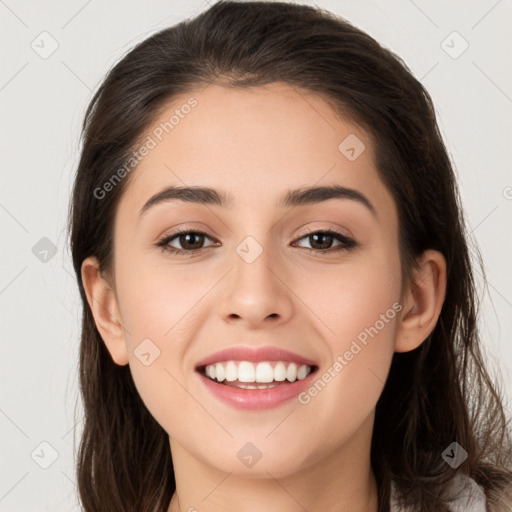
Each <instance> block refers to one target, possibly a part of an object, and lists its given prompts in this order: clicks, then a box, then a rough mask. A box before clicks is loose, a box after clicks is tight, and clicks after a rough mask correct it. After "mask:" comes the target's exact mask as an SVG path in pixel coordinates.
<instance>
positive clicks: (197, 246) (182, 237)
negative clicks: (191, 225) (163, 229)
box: [179, 233, 204, 250]
mask: <svg viewBox="0 0 512 512" xmlns="http://www.w3.org/2000/svg"><path fill="white" fill-rule="evenodd" d="M189 237H192V239H193V238H194V237H196V238H199V242H196V243H195V244H194V243H193V242H192V243H190V244H189V241H188V239H189ZM179 240H180V244H181V246H182V247H183V248H184V249H192V250H193V249H201V245H202V244H203V242H204V235H200V234H199V233H186V234H184V235H180V237H179ZM184 240H187V241H186V242H185V243H183V241H184ZM187 244H189V246H188V247H187ZM190 245H192V247H190Z"/></svg>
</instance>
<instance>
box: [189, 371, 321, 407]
mask: <svg viewBox="0 0 512 512" xmlns="http://www.w3.org/2000/svg"><path fill="white" fill-rule="evenodd" d="M315 373H316V370H315V371H313V372H311V373H310V374H309V375H308V376H307V377H306V378H305V379H302V380H296V381H295V382H291V383H289V384H279V385H277V386H275V387H273V388H268V389H241V388H235V387H233V386H226V385H225V384H218V383H217V382H214V381H213V380H211V379H209V378H208V377H206V376H204V375H203V374H202V373H200V372H197V374H198V375H199V377H200V379H201V381H202V382H203V383H204V385H205V386H206V388H207V389H208V390H209V391H211V393H212V394H213V395H214V396H215V397H216V398H218V399H219V400H221V401H222V402H224V403H226V404H228V405H230V406H232V407H235V408H237V409H253V410H262V409H271V408H273V407H277V406H278V405H281V404H282V403H284V402H287V401H288V400H291V399H292V398H293V397H295V396H297V395H298V394H299V393H301V392H302V391H304V389H306V388H307V387H308V386H309V385H310V383H311V381H312V379H313V376H314V375H315Z"/></svg>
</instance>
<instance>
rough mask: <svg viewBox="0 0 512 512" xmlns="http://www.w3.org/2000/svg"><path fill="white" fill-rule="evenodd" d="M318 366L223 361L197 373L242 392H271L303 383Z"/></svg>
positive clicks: (282, 362) (279, 362)
mask: <svg viewBox="0 0 512 512" xmlns="http://www.w3.org/2000/svg"><path fill="white" fill-rule="evenodd" d="M316 370H317V367H316V366H310V365H307V364H297V363H294V362H290V361H261V362H258V363H255V362H251V361H234V360H232V361H221V362H220V361H219V362H217V363H213V364H209V365H206V366H202V367H200V368H198V369H197V371H199V373H201V374H202V375H203V376H204V377H206V378H207V379H209V380H211V381H213V382H215V383H217V384H221V385H224V386H231V387H235V388H240V389H270V388H274V387H277V386H285V385H287V384H291V383H293V382H296V381H299V380H303V379H305V378H306V377H308V376H309V375H310V374H311V373H313V372H314V371H316Z"/></svg>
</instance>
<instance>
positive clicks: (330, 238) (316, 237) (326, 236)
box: [310, 233, 333, 249]
mask: <svg viewBox="0 0 512 512" xmlns="http://www.w3.org/2000/svg"><path fill="white" fill-rule="evenodd" d="M310 238H311V239H313V240H314V241H315V243H316V242H317V239H318V238H326V239H327V244H326V243H325V242H324V244H320V245H323V247H314V244H313V243H312V244H311V245H312V247H313V248H315V249H328V248H329V247H330V246H331V244H332V240H333V236H332V235H329V234H326V233H315V234H313V235H310Z"/></svg>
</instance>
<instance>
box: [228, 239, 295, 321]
mask: <svg viewBox="0 0 512 512" xmlns="http://www.w3.org/2000/svg"><path fill="white" fill-rule="evenodd" d="M241 245H242V247H239V248H238V249H239V250H238V252H237V254H235V256H234V257H233V267H232V270H231V271H230V272H229V274H228V275H227V276H226V282H225V284H224V287H223V290H222V297H223V298H222V299H221V300H220V302H219V304H220V305H219V309H220V314H221V315H222V317H223V318H224V320H225V321H227V322H231V323H233V322H238V323H239V324H245V327H246V328H248V329H256V328H261V327H263V326H265V325H266V324H272V325H276V326H277V325H279V324H281V323H284V322H286V321H288V319H289V318H290V316H291V315H292V314H293V299H292V297H293V296H294V294H293V292H292V290H291V288H290V284H291V283H289V282H287V281H290V277H289V276H288V275H287V274H286V272H285V271H284V270H283V266H281V265H279V263H278V261H277V259H276V258H272V256H271V251H269V250H267V249H265V250H261V249H259V250H258V253H259V254H258V255H257V256H256V257H255V259H253V258H254V256H255V254H254V253H253V254H252V257H247V256H246V255H247V254H249V255H250V254H251V251H254V250H255V247H254V245H253V246H251V244H250V243H249V245H248V246H243V244H241ZM244 248H245V249H247V248H248V249H249V250H248V251H247V252H244V250H243V249H244Z"/></svg>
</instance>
